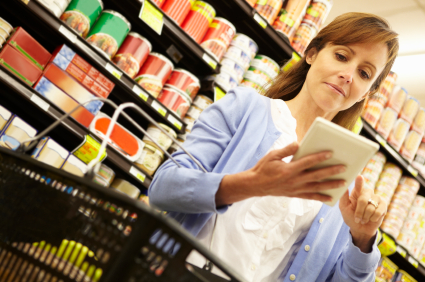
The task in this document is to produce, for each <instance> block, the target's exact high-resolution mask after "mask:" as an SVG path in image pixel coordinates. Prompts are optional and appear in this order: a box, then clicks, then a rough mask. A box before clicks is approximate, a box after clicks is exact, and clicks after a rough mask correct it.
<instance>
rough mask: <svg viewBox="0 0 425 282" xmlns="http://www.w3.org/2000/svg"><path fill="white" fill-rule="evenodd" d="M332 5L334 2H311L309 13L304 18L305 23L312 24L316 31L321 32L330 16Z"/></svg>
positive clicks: (328, 0) (320, 0)
mask: <svg viewBox="0 0 425 282" xmlns="http://www.w3.org/2000/svg"><path fill="white" fill-rule="evenodd" d="M332 5H333V1H332V0H313V1H311V4H310V6H308V8H307V12H306V14H305V16H304V21H309V22H311V23H312V24H313V25H314V26H315V27H316V29H318V30H320V29H321V28H322V25H323V23H324V22H325V21H326V18H327V17H328V15H329V12H330V10H331V8H332Z"/></svg>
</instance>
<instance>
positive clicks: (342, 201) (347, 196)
mask: <svg viewBox="0 0 425 282" xmlns="http://www.w3.org/2000/svg"><path fill="white" fill-rule="evenodd" d="M349 204H350V192H349V191H348V189H347V191H345V193H344V195H342V197H341V199H340V200H339V205H340V207H341V206H342V207H345V206H348V205H349Z"/></svg>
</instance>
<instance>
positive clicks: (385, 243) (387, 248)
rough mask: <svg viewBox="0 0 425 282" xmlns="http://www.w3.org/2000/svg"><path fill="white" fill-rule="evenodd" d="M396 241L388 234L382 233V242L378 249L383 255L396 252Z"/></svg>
mask: <svg viewBox="0 0 425 282" xmlns="http://www.w3.org/2000/svg"><path fill="white" fill-rule="evenodd" d="M396 248H397V245H396V243H395V242H394V241H393V240H392V239H391V238H390V237H388V235H387V234H385V233H382V242H381V243H380V244H379V245H378V249H379V251H380V252H381V254H382V255H383V256H389V255H392V254H394V253H395V252H396Z"/></svg>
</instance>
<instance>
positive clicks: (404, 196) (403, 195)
mask: <svg viewBox="0 0 425 282" xmlns="http://www.w3.org/2000/svg"><path fill="white" fill-rule="evenodd" d="M418 190H419V182H418V181H416V180H415V179H413V178H410V177H405V176H403V177H401V179H400V182H399V183H398V186H397V189H396V190H395V192H394V195H393V197H392V200H391V203H390V205H389V207H388V212H387V215H386V216H385V218H384V221H383V223H382V225H381V229H382V230H383V231H384V232H386V233H388V234H390V235H391V236H393V237H394V238H398V236H399V234H400V231H401V228H402V227H403V223H404V220H405V219H406V218H407V216H408V214H409V209H410V207H411V206H412V203H413V200H414V199H415V196H416V194H417V192H418ZM400 240H401V239H400ZM401 241H402V240H401ZM402 242H403V241H402Z"/></svg>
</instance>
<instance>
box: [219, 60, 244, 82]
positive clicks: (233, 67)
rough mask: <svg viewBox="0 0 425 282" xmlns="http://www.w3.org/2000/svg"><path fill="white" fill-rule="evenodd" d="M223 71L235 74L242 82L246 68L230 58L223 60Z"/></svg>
mask: <svg viewBox="0 0 425 282" xmlns="http://www.w3.org/2000/svg"><path fill="white" fill-rule="evenodd" d="M220 64H221V68H220V69H221V70H226V71H227V72H229V73H231V74H233V76H235V77H236V78H237V80H238V82H241V81H242V79H243V75H244V73H245V68H244V66H242V65H241V64H239V63H238V62H236V61H235V60H233V59H230V58H224V59H223V60H221V63H220Z"/></svg>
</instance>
